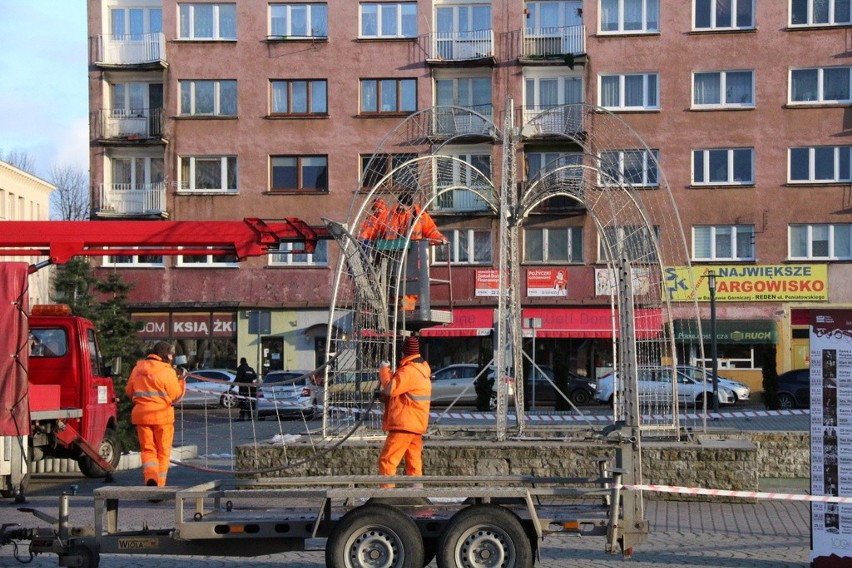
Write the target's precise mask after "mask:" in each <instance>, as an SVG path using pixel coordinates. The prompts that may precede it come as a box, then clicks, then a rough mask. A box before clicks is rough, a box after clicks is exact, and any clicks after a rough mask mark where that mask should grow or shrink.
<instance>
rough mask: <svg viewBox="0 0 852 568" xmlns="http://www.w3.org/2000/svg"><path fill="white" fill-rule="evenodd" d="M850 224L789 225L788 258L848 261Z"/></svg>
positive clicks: (851, 237) (851, 236) (850, 255)
mask: <svg viewBox="0 0 852 568" xmlns="http://www.w3.org/2000/svg"><path fill="white" fill-rule="evenodd" d="M850 243H852V224H850V223H837V224H833V225H828V224H823V225H790V258H791V259H803V260H811V259H823V260H849V259H851V258H852V246H850Z"/></svg>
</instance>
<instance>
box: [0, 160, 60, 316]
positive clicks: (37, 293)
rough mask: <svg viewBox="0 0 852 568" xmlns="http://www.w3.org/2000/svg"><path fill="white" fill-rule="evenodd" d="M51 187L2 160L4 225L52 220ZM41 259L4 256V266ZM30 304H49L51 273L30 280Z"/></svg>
mask: <svg viewBox="0 0 852 568" xmlns="http://www.w3.org/2000/svg"><path fill="white" fill-rule="evenodd" d="M54 189H56V188H55V187H54V186H53V185H51V184H50V183H48V182H46V181H44V180H43V179H40V178H38V177H36V176H34V175H32V174H29V173H27V172H25V171H23V170H21V169H20V168H17V167H15V166H13V165H12V164H8V163H6V162H4V161H2V160H0V221H47V220H48V218H49V217H50V194H51V193H52V192H53V190H54ZM39 260H40V259H39V258H38V257H21V256H3V255H0V261H3V262H10V261H11V262H28V263H35V262H38V261H39ZM28 299H29V302H30V306H32V305H34V304H46V303H48V302H50V301H51V297H50V270H49V269H45V270H41V271H39V272H37V273H35V274H33V275H31V276H30V278H29V298H28Z"/></svg>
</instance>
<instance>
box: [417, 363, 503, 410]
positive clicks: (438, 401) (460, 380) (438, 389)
mask: <svg viewBox="0 0 852 568" xmlns="http://www.w3.org/2000/svg"><path fill="white" fill-rule="evenodd" d="M479 375H480V373H479V365H477V364H475V363H456V364H453V365H447V366H446V367H442V368H440V369H438V370H437V371H435V372H434V373H432V404H434V405H436V406H442V405H447V404H451V403H452V402H453V401H455V403H456V404H463V405H475V404H476V387H475V386H474V381H475V380H476V379H477V377H479ZM484 378H485V380H489V381H491V382H492V383H493V381H494V369H493V368H489V369H488V370H487V371H486V372H485V377H484ZM507 393H508V396H510V397H513V396H514V395H515V391H514V385H513V384H512V383H509V390H508V391H507ZM488 408H489V409H491V410H494V409H496V408H497V391H495V390H493V387H492V392H491V398H490V399H489V403H488Z"/></svg>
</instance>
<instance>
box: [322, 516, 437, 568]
mask: <svg viewBox="0 0 852 568" xmlns="http://www.w3.org/2000/svg"><path fill="white" fill-rule="evenodd" d="M325 565H326V566H328V567H329V568H373V567H379V566H381V567H386V568H422V567H423V541H422V540H421V538H420V531H418V530H417V525H415V524H414V521H412V520H411V519H410V518H409V517H408V515H405V514H404V513H402V512H400V511H399V510H398V509H395V508H394V507H391V506H389V505H383V504H380V503H373V504H367V505H362V506H361V507H358V508H357V509H353V510H351V511H349V512H348V513H346V515H344V516H343V518H342V519H340V522H339V523H338V524H337V526H336V527H334V530H332V531H331V535H329V537H328V542H327V543H326V547H325Z"/></svg>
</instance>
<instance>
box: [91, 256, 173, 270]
mask: <svg viewBox="0 0 852 568" xmlns="http://www.w3.org/2000/svg"><path fill="white" fill-rule="evenodd" d="M104 266H106V267H116V268H162V267H163V266H165V264H164V263H163V257H162V256H161V255H157V254H139V255H132V256H130V255H121V256H106V257H104Z"/></svg>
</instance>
